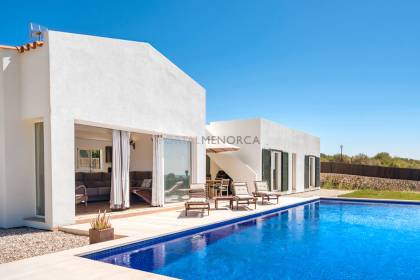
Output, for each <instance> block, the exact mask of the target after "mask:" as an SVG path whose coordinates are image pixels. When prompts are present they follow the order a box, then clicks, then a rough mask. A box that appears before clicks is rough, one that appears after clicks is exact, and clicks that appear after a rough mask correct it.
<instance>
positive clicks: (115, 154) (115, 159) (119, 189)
mask: <svg viewBox="0 0 420 280" xmlns="http://www.w3.org/2000/svg"><path fill="white" fill-rule="evenodd" d="M110 203H111V209H125V208H129V207H130V132H127V131H120V130H113V131H112V178H111V201H110Z"/></svg>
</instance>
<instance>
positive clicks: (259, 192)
mask: <svg viewBox="0 0 420 280" xmlns="http://www.w3.org/2000/svg"><path fill="white" fill-rule="evenodd" d="M254 183H255V192H253V194H254V196H255V197H261V200H262V202H261V203H262V204H264V200H266V201H268V202H270V199H276V200H277V204H278V203H279V197H280V196H281V194H280V193H278V192H272V191H270V190H269V189H268V184H267V182H266V181H255V182H254Z"/></svg>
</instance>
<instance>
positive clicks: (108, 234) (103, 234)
mask: <svg viewBox="0 0 420 280" xmlns="http://www.w3.org/2000/svg"><path fill="white" fill-rule="evenodd" d="M113 239H114V228H107V229H101V230H97V229H92V228H91V229H89V242H90V244H94V243H98V242H104V241H109V240H113Z"/></svg>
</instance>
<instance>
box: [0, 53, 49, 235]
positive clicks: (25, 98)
mask: <svg viewBox="0 0 420 280" xmlns="http://www.w3.org/2000/svg"><path fill="white" fill-rule="evenodd" d="M47 53H48V52H47V49H41V48H40V49H37V50H34V51H30V52H26V53H23V54H18V53H17V51H16V50H0V59H1V69H0V70H1V72H0V76H1V78H0V88H1V90H0V95H1V100H2V102H1V103H2V105H1V106H2V110H1V111H2V112H1V113H0V123H1V127H0V133H1V135H0V154H1V157H0V161H1V163H0V173H1V179H0V190H1V193H2V200H3V201H1V204H2V205H1V206H0V209H2V211H1V212H2V213H1V214H0V227H14V226H21V225H23V223H24V222H23V219H24V218H26V217H32V216H34V215H35V203H36V197H35V161H34V122H35V121H39V120H42V119H44V118H45V117H46V116H47V115H48V108H49V106H48V99H47V95H46V94H45V91H47V93H48V59H47V56H46V54H47ZM31 100H33V101H34V102H35V103H34V104H35V106H34V107H35V108H32V107H31V106H28V104H29V103H28V102H31Z"/></svg>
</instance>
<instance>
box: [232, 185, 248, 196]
mask: <svg viewBox="0 0 420 280" xmlns="http://www.w3.org/2000/svg"><path fill="white" fill-rule="evenodd" d="M233 190H234V193H235V195H236V196H239V195H248V196H249V192H248V188H247V186H246V185H245V184H244V185H242V184H241V185H234V186H233Z"/></svg>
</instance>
